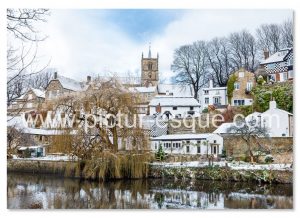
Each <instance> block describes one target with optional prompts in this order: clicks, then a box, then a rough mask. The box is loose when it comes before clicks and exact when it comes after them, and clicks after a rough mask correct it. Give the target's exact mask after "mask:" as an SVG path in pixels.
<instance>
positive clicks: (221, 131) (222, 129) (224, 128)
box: [213, 123, 234, 134]
mask: <svg viewBox="0 0 300 218" xmlns="http://www.w3.org/2000/svg"><path fill="white" fill-rule="evenodd" d="M233 125H234V123H222V124H221V125H220V126H219V127H218V128H217V129H216V130H215V131H214V132H213V133H217V134H225V133H228V132H227V129H228V128H230V127H232V126H233Z"/></svg>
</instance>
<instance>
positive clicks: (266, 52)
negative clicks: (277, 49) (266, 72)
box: [264, 49, 270, 60]
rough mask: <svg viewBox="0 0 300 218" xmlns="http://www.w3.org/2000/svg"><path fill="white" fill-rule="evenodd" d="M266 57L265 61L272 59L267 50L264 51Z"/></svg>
mask: <svg viewBox="0 0 300 218" xmlns="http://www.w3.org/2000/svg"><path fill="white" fill-rule="evenodd" d="M264 57H265V60H266V59H267V58H269V57H270V52H269V51H268V50H267V49H265V50H264Z"/></svg>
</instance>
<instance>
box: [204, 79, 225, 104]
mask: <svg viewBox="0 0 300 218" xmlns="http://www.w3.org/2000/svg"><path fill="white" fill-rule="evenodd" d="M209 84H210V85H209V88H202V89H200V93H199V102H200V104H201V110H203V109H205V108H207V107H208V105H213V104H215V102H214V98H216V97H219V99H220V104H221V105H226V104H227V102H228V101H227V87H213V83H212V81H210V83H209ZM207 92H208V93H207ZM206 98H208V100H209V102H208V103H206V102H205V99H206Z"/></svg>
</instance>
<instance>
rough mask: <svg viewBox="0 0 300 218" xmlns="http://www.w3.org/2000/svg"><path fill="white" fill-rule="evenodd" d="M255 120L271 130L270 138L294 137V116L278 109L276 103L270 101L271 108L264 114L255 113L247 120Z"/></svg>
mask: <svg viewBox="0 0 300 218" xmlns="http://www.w3.org/2000/svg"><path fill="white" fill-rule="evenodd" d="M250 119H255V120H256V122H257V123H258V124H261V125H263V126H265V127H267V128H268V129H269V136H270V137H292V136H293V132H294V126H293V114H291V113H289V112H287V111H285V110H281V109H279V108H277V104H276V101H270V106H269V109H268V110H267V111H265V112H264V113H257V112H255V113H253V114H250V115H248V116H247V117H246V120H250Z"/></svg>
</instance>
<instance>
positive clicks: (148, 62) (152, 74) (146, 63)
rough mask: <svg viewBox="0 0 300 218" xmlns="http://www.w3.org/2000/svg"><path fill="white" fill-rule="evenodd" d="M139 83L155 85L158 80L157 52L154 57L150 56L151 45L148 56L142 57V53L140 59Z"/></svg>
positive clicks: (147, 85)
mask: <svg viewBox="0 0 300 218" xmlns="http://www.w3.org/2000/svg"><path fill="white" fill-rule="evenodd" d="M141 73H142V75H141V83H142V84H141V85H142V86H146V87H149V86H156V85H157V84H158V81H159V75H158V53H157V57H156V58H152V57H151V46H149V52H148V57H147V58H144V54H143V53H142V60H141Z"/></svg>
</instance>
